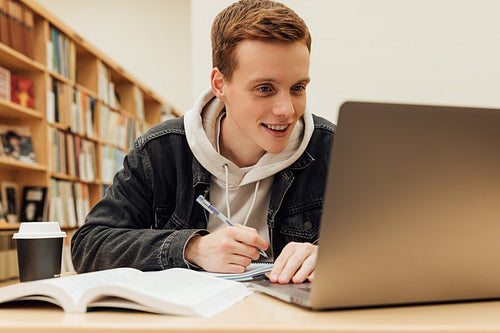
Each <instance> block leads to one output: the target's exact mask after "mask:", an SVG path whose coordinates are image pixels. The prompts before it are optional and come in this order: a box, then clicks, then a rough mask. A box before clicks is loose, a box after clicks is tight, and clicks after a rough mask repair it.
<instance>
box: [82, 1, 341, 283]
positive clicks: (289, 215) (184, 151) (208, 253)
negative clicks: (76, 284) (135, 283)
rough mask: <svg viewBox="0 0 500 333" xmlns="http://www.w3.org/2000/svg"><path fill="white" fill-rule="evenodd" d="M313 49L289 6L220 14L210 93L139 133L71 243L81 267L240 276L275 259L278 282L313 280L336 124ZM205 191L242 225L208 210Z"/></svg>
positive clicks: (239, 6) (267, 4) (245, 6)
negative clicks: (320, 102)
mask: <svg viewBox="0 0 500 333" xmlns="http://www.w3.org/2000/svg"><path fill="white" fill-rule="evenodd" d="M310 50H311V37H310V34H309V31H308V29H307V26H306V25H305V23H304V21H303V20H302V19H301V18H300V17H299V16H297V14H296V13H295V12H293V11H292V10H291V9H289V8H288V7H286V6H284V5H283V4H281V3H278V2H273V1H268V0H262V1H260V0H256V1H248V0H242V1H239V2H236V3H234V4H232V5H231V6H229V7H227V8H226V9H225V10H223V11H222V12H221V13H219V15H218V16H217V17H216V19H215V20H214V23H213V26H212V57H213V70H212V72H211V77H210V78H211V88H210V89H208V90H207V91H205V92H204V93H203V94H202V96H201V97H200V98H199V100H198V101H197V102H196V104H195V106H194V108H193V109H192V110H190V111H188V112H187V113H186V114H185V115H184V116H183V117H181V118H178V119H174V120H171V121H167V122H164V123H161V124H159V125H157V126H155V127H154V128H152V129H151V130H150V131H149V132H148V133H146V134H145V135H143V136H142V137H140V138H139V139H138V140H137V142H136V144H135V148H134V149H133V150H132V151H130V152H129V154H128V155H127V156H126V158H125V161H124V168H123V169H122V170H120V171H119V172H118V173H117V175H116V177H115V179H114V182H113V184H112V185H111V186H110V187H109V188H108V190H107V191H106V195H105V196H104V198H103V199H102V200H101V201H100V202H99V203H98V204H97V205H96V206H95V207H94V208H93V209H92V211H91V212H90V214H89V215H88V217H87V219H86V223H85V224H84V226H82V227H81V228H80V229H79V230H78V231H77V233H76V234H75V235H74V236H73V238H72V256H73V263H74V266H75V268H76V270H77V271H78V272H83V271H91V270H98V269H106V268H112V267H119V266H130V267H136V268H139V269H142V270H160V269H166V268H170V267H189V268H195V269H205V270H207V271H213V272H226V273H234V272H243V271H244V270H245V267H246V266H248V265H249V264H250V263H251V262H252V261H256V260H263V261H265V260H272V261H274V266H273V270H272V271H271V275H270V278H271V280H272V281H274V282H279V283H288V282H290V281H291V282H294V283H300V282H303V281H305V280H306V279H309V280H312V279H313V277H314V269H315V261H316V253H317V246H318V245H317V240H318V231H319V223H320V217H321V208H322V205H323V201H324V199H323V196H324V185H325V179H326V174H327V169H328V155H329V150H330V146H331V142H332V140H333V132H334V126H333V125H332V124H331V123H330V122H328V121H326V120H324V119H322V118H319V117H316V116H313V115H312V114H311V112H310V111H308V110H307V107H306V87H307V85H308V83H309V81H310V77H309V62H310ZM200 194H201V195H203V196H205V197H206V198H207V199H209V200H210V201H211V203H212V205H214V206H215V207H217V208H218V209H219V210H220V211H222V212H223V213H224V214H226V216H227V217H228V218H229V219H230V220H232V222H234V223H236V226H235V227H228V226H226V225H224V224H222V223H221V222H220V221H219V220H217V218H216V217H215V216H214V215H209V214H208V213H207V212H206V211H204V209H203V207H201V206H200V205H199V204H197V203H196V197H197V196H198V195H200ZM257 249H262V250H265V251H266V253H267V255H268V256H269V259H265V258H263V257H261V256H260V254H259V252H258V250H257Z"/></svg>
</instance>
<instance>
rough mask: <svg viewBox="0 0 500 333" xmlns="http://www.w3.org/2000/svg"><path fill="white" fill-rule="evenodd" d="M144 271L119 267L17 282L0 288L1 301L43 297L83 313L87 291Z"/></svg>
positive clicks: (135, 275) (133, 276)
mask: <svg viewBox="0 0 500 333" xmlns="http://www.w3.org/2000/svg"><path fill="white" fill-rule="evenodd" d="M141 274H142V272H141V271H139V270H136V269H133V268H117V269H111V270H106V271H98V272H91V273H84V274H78V275H71V276H64V277H60V278H53V279H44V280H38V281H30V282H23V283H17V284H13V285H9V286H6V287H3V288H0V303H3V302H9V301H14V300H41V301H47V302H50V303H53V304H56V305H58V306H60V307H62V308H63V309H64V310H65V311H68V312H84V311H86V307H85V306H81V305H78V303H79V300H80V298H81V297H82V295H84V293H85V292H87V291H88V290H90V289H92V288H95V287H96V286H100V285H103V284H110V283H113V282H115V281H119V280H122V279H130V278H135V277H137V276H138V275H141Z"/></svg>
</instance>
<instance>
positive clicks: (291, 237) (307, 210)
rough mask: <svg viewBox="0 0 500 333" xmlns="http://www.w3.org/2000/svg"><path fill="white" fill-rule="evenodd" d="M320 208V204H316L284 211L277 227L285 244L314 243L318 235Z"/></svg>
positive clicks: (302, 205)
mask: <svg viewBox="0 0 500 333" xmlns="http://www.w3.org/2000/svg"><path fill="white" fill-rule="evenodd" d="M321 208H322V204H321V202H318V203H313V204H301V205H296V206H293V207H289V208H288V209H286V210H285V211H286V214H284V216H282V219H281V221H280V224H279V227H278V228H279V232H280V233H281V235H282V236H283V237H284V239H285V242H309V243H314V242H315V241H316V240H317V239H318V235H319V225H320V221H321Z"/></svg>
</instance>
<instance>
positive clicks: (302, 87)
mask: <svg viewBox="0 0 500 333" xmlns="http://www.w3.org/2000/svg"><path fill="white" fill-rule="evenodd" d="M305 89H306V87H304V86H293V87H292V90H293V91H295V92H299V91H302V90H305Z"/></svg>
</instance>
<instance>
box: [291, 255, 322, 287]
mask: <svg viewBox="0 0 500 333" xmlns="http://www.w3.org/2000/svg"><path fill="white" fill-rule="evenodd" d="M315 267H316V260H315V258H314V256H309V257H307V258H306V259H305V260H304V261H303V262H302V265H301V266H300V268H299V269H298V270H297V272H296V273H295V275H293V277H292V282H293V283H302V282H304V281H305V280H306V279H307V278H308V277H309V276H310V275H311V273H312V272H313V271H314V268H315Z"/></svg>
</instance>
